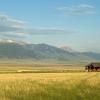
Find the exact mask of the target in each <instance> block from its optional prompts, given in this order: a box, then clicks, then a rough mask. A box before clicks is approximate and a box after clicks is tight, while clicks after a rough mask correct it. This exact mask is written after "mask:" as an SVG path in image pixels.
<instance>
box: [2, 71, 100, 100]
mask: <svg viewBox="0 0 100 100" xmlns="http://www.w3.org/2000/svg"><path fill="white" fill-rule="evenodd" d="M99 93H100V73H87V72H83V73H24V74H23V73H20V74H0V100H98V98H100V95H99Z"/></svg>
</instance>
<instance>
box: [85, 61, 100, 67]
mask: <svg viewBox="0 0 100 100" xmlns="http://www.w3.org/2000/svg"><path fill="white" fill-rule="evenodd" d="M90 65H92V66H94V67H100V63H99V62H97V63H96V62H94V63H90V64H89V65H87V66H90ZM87 66H86V67H87Z"/></svg>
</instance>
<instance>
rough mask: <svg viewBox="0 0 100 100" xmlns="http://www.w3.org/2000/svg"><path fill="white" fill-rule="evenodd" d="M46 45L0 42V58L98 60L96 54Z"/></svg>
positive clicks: (60, 60) (62, 60)
mask: <svg viewBox="0 0 100 100" xmlns="http://www.w3.org/2000/svg"><path fill="white" fill-rule="evenodd" d="M69 51H70V50H69V49H67V50H64V49H62V48H58V47H55V46H51V45H47V44H25V43H17V42H14V41H6V42H0V58H9V59H26V58H27V59H30V58H31V59H35V60H46V61H50V60H53V61H58V62H87V61H93V60H100V54H97V53H89V52H88V53H87V52H84V53H78V52H69Z"/></svg>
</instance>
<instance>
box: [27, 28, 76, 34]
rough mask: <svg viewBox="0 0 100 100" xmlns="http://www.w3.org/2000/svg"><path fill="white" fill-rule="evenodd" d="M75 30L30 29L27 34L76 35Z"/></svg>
mask: <svg viewBox="0 0 100 100" xmlns="http://www.w3.org/2000/svg"><path fill="white" fill-rule="evenodd" d="M76 31H77V30H74V29H65V28H46V27H45V28H33V29H30V30H29V31H28V32H29V33H30V34H33V35H35V34H36V35H38V34H39V35H42V34H44V35H46V34H52V35H55V34H70V33H76Z"/></svg>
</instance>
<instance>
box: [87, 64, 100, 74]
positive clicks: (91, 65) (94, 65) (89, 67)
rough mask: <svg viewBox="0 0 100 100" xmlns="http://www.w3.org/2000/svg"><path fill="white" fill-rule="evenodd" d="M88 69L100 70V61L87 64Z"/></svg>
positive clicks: (92, 70)
mask: <svg viewBox="0 0 100 100" xmlns="http://www.w3.org/2000/svg"><path fill="white" fill-rule="evenodd" d="M86 70H88V72H96V71H98V72H100V63H90V64H89V65H87V66H86Z"/></svg>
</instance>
